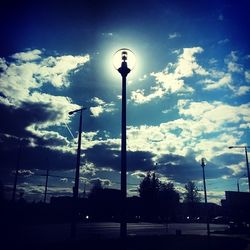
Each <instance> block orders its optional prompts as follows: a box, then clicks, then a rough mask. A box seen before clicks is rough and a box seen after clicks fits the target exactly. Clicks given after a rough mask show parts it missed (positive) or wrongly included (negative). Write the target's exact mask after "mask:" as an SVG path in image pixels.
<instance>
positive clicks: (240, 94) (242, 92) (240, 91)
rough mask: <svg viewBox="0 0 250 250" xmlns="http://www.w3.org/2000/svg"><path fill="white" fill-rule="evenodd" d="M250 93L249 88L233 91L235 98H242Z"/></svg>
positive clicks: (243, 87) (241, 87)
mask: <svg viewBox="0 0 250 250" xmlns="http://www.w3.org/2000/svg"><path fill="white" fill-rule="evenodd" d="M249 91H250V86H240V87H239V89H238V90H237V91H235V95H236V96H242V95H245V94H247V93H248V92H249Z"/></svg>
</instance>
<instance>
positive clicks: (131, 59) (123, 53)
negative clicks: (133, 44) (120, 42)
mask: <svg viewBox="0 0 250 250" xmlns="http://www.w3.org/2000/svg"><path fill="white" fill-rule="evenodd" d="M113 65H114V67H115V69H116V70H118V71H119V69H120V68H128V69H129V70H130V71H131V70H132V69H133V68H134V67H135V54H134V53H133V52H132V51H131V50H130V49H126V48H123V49H119V50H117V51H116V52H115V54H114V56H113Z"/></svg>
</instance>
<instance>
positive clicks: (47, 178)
mask: <svg viewBox="0 0 250 250" xmlns="http://www.w3.org/2000/svg"><path fill="white" fill-rule="evenodd" d="M48 180H49V169H47V170H46V181H45V189H44V198H43V202H44V203H46V199H47V190H48Z"/></svg>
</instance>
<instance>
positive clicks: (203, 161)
mask: <svg viewBox="0 0 250 250" xmlns="http://www.w3.org/2000/svg"><path fill="white" fill-rule="evenodd" d="M205 160H206V159H205V158H201V167H202V176H203V186H204V197H205V209H206V217H207V218H206V219H207V235H208V236H209V235H210V225H209V216H208V205H207V188H206V177H205V166H206V163H205Z"/></svg>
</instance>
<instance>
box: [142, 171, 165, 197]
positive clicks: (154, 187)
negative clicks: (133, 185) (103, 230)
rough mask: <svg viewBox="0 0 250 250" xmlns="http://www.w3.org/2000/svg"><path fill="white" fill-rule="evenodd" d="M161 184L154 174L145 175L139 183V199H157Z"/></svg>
mask: <svg viewBox="0 0 250 250" xmlns="http://www.w3.org/2000/svg"><path fill="white" fill-rule="evenodd" d="M160 186H161V183H160V181H159V179H158V177H156V175H155V173H153V174H151V173H150V172H148V173H147V176H146V177H145V178H144V179H143V180H142V181H141V183H140V186H139V190H138V191H139V194H140V197H141V198H142V199H144V200H151V201H153V200H155V199H157V197H158V194H159V191H160Z"/></svg>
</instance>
